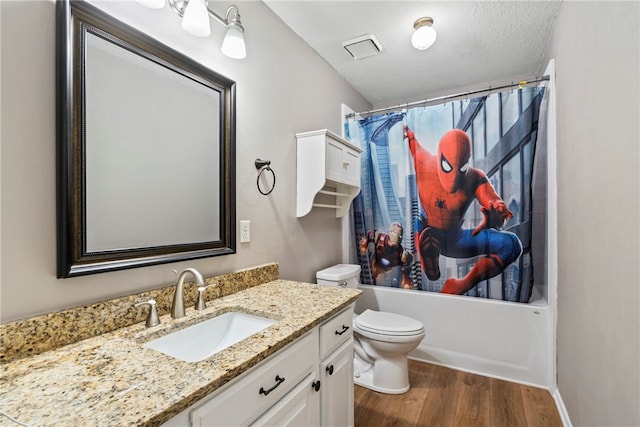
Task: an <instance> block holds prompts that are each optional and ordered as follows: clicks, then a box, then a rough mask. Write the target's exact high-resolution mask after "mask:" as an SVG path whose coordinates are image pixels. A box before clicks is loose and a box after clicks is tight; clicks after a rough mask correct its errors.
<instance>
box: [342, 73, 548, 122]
mask: <svg viewBox="0 0 640 427" xmlns="http://www.w3.org/2000/svg"><path fill="white" fill-rule="evenodd" d="M548 80H549V76H548V75H544V76H542V77H540V78H537V79H535V80H522V81H520V82H518V83H511V84H505V85H501V86H495V87H492V86H489V87H488V88H486V89H479V90H472V91H470V92H464V93H458V94H455V95H445V96H439V97H437V98H430V99H423V100H422V101H414V102H409V103H406V104H399V105H394V106H393V107H384V108H377V109H375V110H369V111H362V112H360V113H349V114H345V116H344V117H345V118H346V119H350V118H352V117H355V116H359V115H367V114H373V113H382V112H384V111H392V110H399V109H403V108H409V107H414V106H416V105H427V104H432V103H435V102H439V101H448V100H450V99H458V98H467V97H469V95H477V94H480V93H486V92H491V91H494V90H502V89H509V88H514V87H517V88H518V89H522V88H523V87H525V86H527V85H530V84H534V83H540V82H544V81H548Z"/></svg>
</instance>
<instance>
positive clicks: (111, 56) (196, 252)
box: [56, 0, 236, 278]
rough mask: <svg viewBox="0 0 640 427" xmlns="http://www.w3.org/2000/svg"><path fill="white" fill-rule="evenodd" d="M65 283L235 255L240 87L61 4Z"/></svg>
mask: <svg viewBox="0 0 640 427" xmlns="http://www.w3.org/2000/svg"><path fill="white" fill-rule="evenodd" d="M56 24H57V31H56V33H57V40H56V43H57V65H56V66H57V76H56V78H57V93H56V98H57V101H56V102H57V106H56V107H57V117H56V120H57V136H56V138H57V142H56V143H57V151H56V156H57V159H56V161H57V165H56V166H57V232H58V236H57V241H58V250H57V252H58V253H57V255H58V262H57V269H58V272H57V274H58V277H59V278H64V277H72V276H78V275H84V274H93V273H100V272H105V271H111V270H120V269H125V268H133V267H141V266H147V265H153V264H161V263H168V262H175V261H183V260H188V259H195V258H204V257H210V256H217V255H226V254H232V253H235V247H236V241H235V82H234V81H232V80H230V79H228V78H226V77H224V76H222V75H220V74H218V73H216V72H214V71H212V70H210V69H208V68H206V67H204V66H203V65H201V64H199V63H197V62H195V61H193V60H192V59H190V58H188V57H186V56H185V55H183V54H181V53H179V52H176V51H174V50H172V49H170V48H168V47H167V46H165V45H163V44H161V43H160V42H158V41H157V40H155V39H153V38H151V37H149V36H147V35H146V34H144V33H142V32H140V31H138V30H136V29H134V28H131V27H130V26H128V25H126V24H124V23H122V22H120V21H118V20H116V19H115V18H113V17H111V16H110V15H108V14H106V13H104V12H102V11H101V10H100V9H98V8H96V7H95V6H92V5H90V4H88V3H86V2H84V1H69V0H58V1H57V4H56Z"/></svg>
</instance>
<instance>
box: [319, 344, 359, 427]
mask: <svg viewBox="0 0 640 427" xmlns="http://www.w3.org/2000/svg"><path fill="white" fill-rule="evenodd" d="M320 380H321V381H322V387H321V388H320V412H321V414H322V416H321V420H320V421H321V423H320V425H322V426H325V427H335V426H341V427H342V426H345V427H347V426H353V338H351V339H349V340H348V341H347V342H345V343H344V344H343V345H342V346H341V347H340V348H338V349H337V350H336V351H335V352H333V353H332V354H331V355H329V357H327V358H326V359H324V360H323V361H322V363H321V364H320Z"/></svg>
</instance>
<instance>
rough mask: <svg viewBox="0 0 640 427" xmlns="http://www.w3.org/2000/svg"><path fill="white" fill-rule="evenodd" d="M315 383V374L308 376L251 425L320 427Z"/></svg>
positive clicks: (318, 395)
mask: <svg viewBox="0 0 640 427" xmlns="http://www.w3.org/2000/svg"><path fill="white" fill-rule="evenodd" d="M315 381H316V375H315V373H313V374H309V375H308V376H307V377H305V379H304V380H302V382H300V384H298V385H297V386H296V387H295V388H294V389H293V390H291V392H290V393H289V394H287V395H286V396H285V397H283V398H282V400H280V401H279V402H278V403H277V404H276V405H275V406H273V407H272V408H271V409H270V410H269V411H267V412H266V413H265V414H264V415H263V416H261V417H260V418H258V419H257V420H256V421H255V422H254V423H253V424H251V425H252V426H277V427H285V426H291V427H299V426H317V425H320V393H319V392H318V391H316V390H315V388H314V387H313V384H314V382H315Z"/></svg>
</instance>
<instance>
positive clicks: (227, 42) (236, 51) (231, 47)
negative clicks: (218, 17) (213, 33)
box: [220, 23, 247, 59]
mask: <svg viewBox="0 0 640 427" xmlns="http://www.w3.org/2000/svg"><path fill="white" fill-rule="evenodd" d="M220 50H221V51H222V53H223V54H225V55H226V56H228V57H229V58H233V59H242V58H245V57H246V56H247V49H246V47H245V44H244V30H243V29H242V27H240V26H238V25H235V24H233V23H232V24H230V25H229V28H227V33H226V34H225V36H224V40H223V41H222V47H221V48H220Z"/></svg>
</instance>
